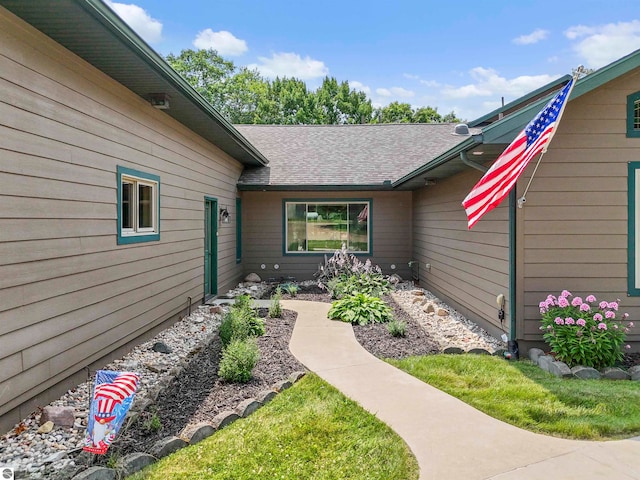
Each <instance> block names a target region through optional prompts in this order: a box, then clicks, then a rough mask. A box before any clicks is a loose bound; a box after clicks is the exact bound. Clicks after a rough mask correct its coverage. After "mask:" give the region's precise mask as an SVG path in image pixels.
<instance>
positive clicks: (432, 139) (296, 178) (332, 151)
mask: <svg viewBox="0 0 640 480" xmlns="http://www.w3.org/2000/svg"><path fill="white" fill-rule="evenodd" d="M235 127H236V129H237V130H238V131H239V132H240V133H241V134H242V135H243V136H244V137H245V138H247V139H248V140H249V141H250V142H251V143H252V144H253V145H254V146H255V147H256V148H257V149H258V150H259V151H260V152H261V153H262V154H263V155H264V156H265V157H266V158H267V159H268V160H269V166H267V167H259V168H249V169H246V170H245V171H244V173H243V174H242V176H241V177H240V181H239V182H238V187H239V188H240V189H251V187H254V188H257V187H258V186H262V187H271V188H273V189H277V188H278V187H281V188H287V187H319V188H321V187H323V186H324V187H329V186H340V187H342V188H355V187H358V186H359V187H362V186H378V187H380V188H383V185H384V186H385V188H390V185H389V183H387V184H384V182H385V181H391V182H393V181H394V180H397V179H399V178H401V177H402V176H403V175H406V174H407V173H409V172H411V171H413V170H414V169H416V168H418V167H419V166H421V165H424V164H425V163H427V162H429V161H430V160H432V159H433V158H435V157H436V156H437V155H439V154H440V153H442V152H443V151H445V150H448V149H449V148H451V147H452V146H454V145H456V144H458V143H460V142H461V141H463V140H465V139H466V138H468V137H466V136H460V135H454V134H453V130H454V124H369V125H236V126H235Z"/></svg>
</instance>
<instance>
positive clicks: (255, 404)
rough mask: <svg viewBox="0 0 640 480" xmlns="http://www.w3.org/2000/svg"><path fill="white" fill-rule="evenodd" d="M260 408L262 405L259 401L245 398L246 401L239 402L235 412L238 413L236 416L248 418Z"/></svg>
mask: <svg viewBox="0 0 640 480" xmlns="http://www.w3.org/2000/svg"><path fill="white" fill-rule="evenodd" d="M261 406H262V403H260V402H259V401H257V400H255V399H253V398H247V399H246V400H244V401H242V402H240V404H239V405H238V406H237V407H236V412H238V415H240V416H241V417H248V416H249V415H251V414H252V413H253V412H255V411H256V410H258V409H259V408H260V407H261Z"/></svg>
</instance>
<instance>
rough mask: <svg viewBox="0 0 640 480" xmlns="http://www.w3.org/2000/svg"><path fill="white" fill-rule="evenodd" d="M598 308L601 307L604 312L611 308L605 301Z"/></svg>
mask: <svg viewBox="0 0 640 480" xmlns="http://www.w3.org/2000/svg"><path fill="white" fill-rule="evenodd" d="M598 306H599V307H600V309H601V310H604V309H605V308H608V307H609V304H608V303H607V302H605V301H604V300H603V301H602V302H600V303H599V304H598Z"/></svg>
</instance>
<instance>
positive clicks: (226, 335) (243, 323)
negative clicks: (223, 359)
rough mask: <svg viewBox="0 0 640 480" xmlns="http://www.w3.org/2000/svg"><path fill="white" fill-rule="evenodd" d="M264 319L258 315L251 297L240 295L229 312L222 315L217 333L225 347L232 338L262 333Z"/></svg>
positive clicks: (257, 335)
mask: <svg viewBox="0 0 640 480" xmlns="http://www.w3.org/2000/svg"><path fill="white" fill-rule="evenodd" d="M264 331H265V327H264V320H263V319H262V318H260V317H258V314H257V312H256V310H255V308H254V307H253V302H252V300H251V297H249V296H248V295H242V296H240V297H238V298H237V299H236V302H235V303H234V304H233V305H232V306H231V309H230V310H229V312H228V313H227V314H226V315H225V316H224V318H223V320H222V323H221V324H220V328H219V330H218V333H219V335H220V340H221V341H222V345H223V346H224V347H226V346H227V345H229V343H231V342H232V341H233V340H244V339H246V338H249V337H259V336H261V335H264Z"/></svg>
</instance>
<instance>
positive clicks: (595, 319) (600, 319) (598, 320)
mask: <svg viewBox="0 0 640 480" xmlns="http://www.w3.org/2000/svg"><path fill="white" fill-rule="evenodd" d="M593 320H594V321H596V322H601V321H602V315H601V314H599V313H596V314H595V315H594V316H593Z"/></svg>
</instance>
